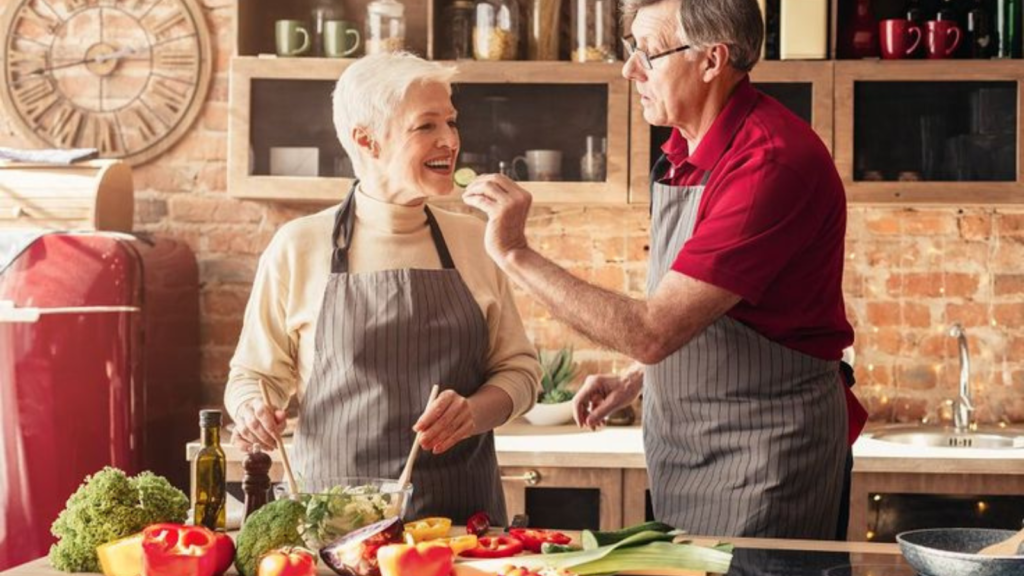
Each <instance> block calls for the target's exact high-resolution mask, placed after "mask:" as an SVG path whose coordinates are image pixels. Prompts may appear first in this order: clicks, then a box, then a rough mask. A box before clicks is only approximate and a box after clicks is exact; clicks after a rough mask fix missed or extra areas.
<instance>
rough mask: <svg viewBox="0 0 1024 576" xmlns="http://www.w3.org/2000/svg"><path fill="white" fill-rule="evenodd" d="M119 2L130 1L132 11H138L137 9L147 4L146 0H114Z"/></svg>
mask: <svg viewBox="0 0 1024 576" xmlns="http://www.w3.org/2000/svg"><path fill="white" fill-rule="evenodd" d="M156 1H157V2H159V1H160V0H156ZM118 2H121V3H124V4H129V3H130V4H131V6H129V7H128V10H132V11H137V10H139V9H140V8H142V7H143V6H144V5H145V4H146V0H114V4H117V3H118Z"/></svg>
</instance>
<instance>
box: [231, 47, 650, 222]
mask: <svg viewBox="0 0 1024 576" xmlns="http://www.w3.org/2000/svg"><path fill="white" fill-rule="evenodd" d="M352 62H354V60H331V59H320V58H308V59H303V60H302V61H301V63H302V65H301V66H296V65H295V64H296V61H295V59H293V58H258V57H238V58H235V59H234V60H233V61H232V66H231V108H232V114H231V116H230V119H229V122H230V126H229V155H228V193H229V194H230V195H231V196H234V197H237V198H245V199H250V200H270V201H278V202H293V203H320V204H329V203H334V202H338V201H340V199H341V198H342V197H343V196H344V194H345V192H346V191H347V190H348V188H349V187H350V186H351V184H352V173H351V164H350V163H348V162H346V158H345V153H344V151H343V150H342V148H341V145H340V144H339V143H338V140H337V136H336V135H335V132H334V124H333V121H332V117H331V99H330V94H331V91H332V90H333V88H334V84H335V82H336V81H337V79H338V77H339V76H340V75H341V73H342V72H343V71H344V70H345V68H346V67H347V66H349V65H351V63H352ZM458 67H459V75H458V77H457V80H456V84H455V86H454V94H453V99H454V100H455V103H456V106H457V107H458V109H459V111H460V112H459V124H460V132H461V133H462V158H463V159H465V158H468V157H469V156H470V155H473V156H475V157H484V158H486V159H489V160H491V161H497V160H501V161H503V162H505V163H506V165H507V166H509V167H511V166H513V165H520V166H521V165H522V164H521V163H519V162H515V158H516V157H517V156H520V155H521V154H523V152H524V151H526V150H531V149H543V150H557V151H558V152H559V153H560V154H561V155H562V176H561V177H560V181H558V182H530V181H528V180H527V174H522V178H523V179H524V180H526V181H525V182H524V186H526V187H528V188H529V189H530V190H531V192H533V193H534V195H535V197H536V199H537V201H538V202H546V203H558V202H580V203H587V204H589V205H594V204H624V203H625V202H626V194H627V189H628V182H629V172H628V171H629V156H628V146H629V141H628V140H629V134H628V118H629V91H630V87H629V82H628V81H627V80H625V79H624V78H622V76H621V74H620V73H619V72H620V70H619V66H618V65H615V64H586V65H580V64H574V63H570V62H505V63H501V64H500V65H494V64H489V63H483V62H459V63H458ZM588 136H590V137H592V138H593V141H595V142H602V141H604V142H606V145H607V151H606V155H605V156H606V170H605V172H606V173H605V176H604V179H603V180H601V181H593V182H590V181H583V177H582V174H581V169H580V161H581V157H582V155H583V153H584V152H585V151H586V145H587V137H588ZM289 155H291V157H292V158H294V159H293V160H292V161H291V164H292V166H293V167H292V168H287V169H288V170H302V171H303V172H302V175H297V173H295V172H283V171H282V166H285V164H284V161H283V160H282V161H278V159H279V158H285V159H287V158H289ZM303 162H304V164H302V163H303ZM296 164H299V166H298V167H294V166H295V165H296ZM494 168H495V166H494V165H490V166H485V167H484V168H482V170H487V169H491V170H493V169H494Z"/></svg>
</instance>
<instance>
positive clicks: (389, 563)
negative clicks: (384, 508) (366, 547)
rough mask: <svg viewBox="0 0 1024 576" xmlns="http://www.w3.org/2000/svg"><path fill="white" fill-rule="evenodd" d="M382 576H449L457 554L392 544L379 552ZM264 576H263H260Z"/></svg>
mask: <svg viewBox="0 0 1024 576" xmlns="http://www.w3.org/2000/svg"><path fill="white" fill-rule="evenodd" d="M377 564H378V565H379V566H380V576H414V575H415V576H449V575H450V574H451V573H452V568H453V567H454V566H455V554H454V553H452V549H451V548H449V547H448V545H446V544H438V543H434V542H424V543H422V544H390V545H388V546H385V547H383V548H381V549H380V550H378V551H377ZM260 576H262V575H260Z"/></svg>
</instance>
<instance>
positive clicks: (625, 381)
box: [572, 370, 643, 430]
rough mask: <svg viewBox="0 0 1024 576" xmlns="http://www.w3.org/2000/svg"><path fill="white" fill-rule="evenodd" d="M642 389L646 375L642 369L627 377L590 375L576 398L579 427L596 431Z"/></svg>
mask: <svg viewBox="0 0 1024 576" xmlns="http://www.w3.org/2000/svg"><path fill="white" fill-rule="evenodd" d="M642 389H643V373H642V372H641V371H639V370H637V371H632V372H629V373H627V374H625V375H622V376H619V375H618V374H596V375H593V376H587V379H586V380H585V381H584V382H583V387H582V388H580V391H579V392H577V393H576V395H575V396H574V397H573V401H572V402H573V416H574V417H575V419H576V425H577V426H579V427H580V428H589V429H591V430H597V429H599V428H601V427H602V426H604V419H605V418H607V417H608V415H609V414H611V413H612V412H615V411H616V410H618V409H619V408H622V407H623V406H626V405H628V404H629V403H630V402H632V401H633V400H634V399H636V397H637V396H639V395H640V391H641V390H642Z"/></svg>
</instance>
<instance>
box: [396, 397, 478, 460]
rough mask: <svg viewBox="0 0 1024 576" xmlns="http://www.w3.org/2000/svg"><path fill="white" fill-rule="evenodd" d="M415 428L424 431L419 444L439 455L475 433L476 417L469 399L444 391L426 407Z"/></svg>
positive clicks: (416, 430) (417, 430)
mask: <svg viewBox="0 0 1024 576" xmlns="http://www.w3.org/2000/svg"><path fill="white" fill-rule="evenodd" d="M412 429H413V430H414V431H415V432H422V433H423V436H422V437H421V438H420V446H421V447H422V448H423V449H424V450H430V451H431V452H433V453H434V454H440V453H442V452H444V451H446V450H448V449H450V448H451V447H452V446H455V445H456V444H458V443H459V442H462V441H463V440H465V439H466V438H469V437H470V436H472V435H473V434H474V433H475V432H476V420H475V419H474V417H473V411H472V410H471V409H470V405H469V400H467V399H466V398H464V397H462V396H460V395H459V394H458V393H457V392H455V391H454V390H445V391H444V392H441V394H439V395H438V396H437V399H435V400H434V401H433V402H431V403H430V405H429V406H427V409H426V411H424V412H423V415H422V416H420V419H419V420H417V421H416V424H415V425H413V427H412Z"/></svg>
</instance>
